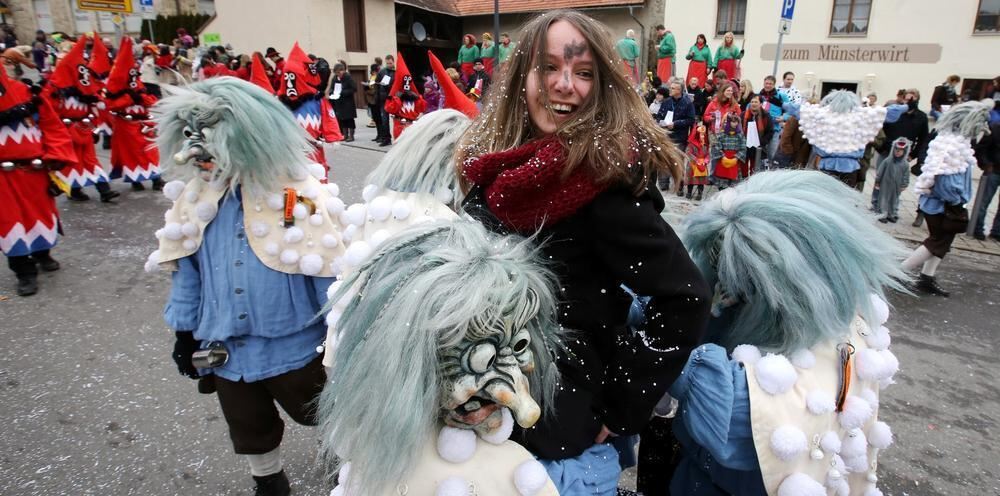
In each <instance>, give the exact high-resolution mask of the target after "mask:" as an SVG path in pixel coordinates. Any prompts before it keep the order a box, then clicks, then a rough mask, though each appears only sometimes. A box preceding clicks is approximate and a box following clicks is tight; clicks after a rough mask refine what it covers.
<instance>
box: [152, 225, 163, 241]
mask: <svg viewBox="0 0 1000 496" xmlns="http://www.w3.org/2000/svg"><path fill="white" fill-rule="evenodd" d="M163 231H164V229H163V228H162V227H161V228H159V229H157V230H156V231H154V232H153V236H154V237H155V238H156V239H162V238H163Z"/></svg>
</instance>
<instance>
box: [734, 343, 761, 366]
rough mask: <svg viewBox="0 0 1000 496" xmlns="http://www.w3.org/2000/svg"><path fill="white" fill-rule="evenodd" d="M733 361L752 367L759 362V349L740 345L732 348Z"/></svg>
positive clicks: (749, 345)
mask: <svg viewBox="0 0 1000 496" xmlns="http://www.w3.org/2000/svg"><path fill="white" fill-rule="evenodd" d="M733 360H736V361H737V362H740V363H742V364H743V365H753V364H755V363H757V360H760V349H758V348H757V347H756V346H754V345H752V344H741V345H739V346H737V347H735V348H733Z"/></svg>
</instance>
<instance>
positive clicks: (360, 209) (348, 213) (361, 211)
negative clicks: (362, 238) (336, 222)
mask: <svg viewBox="0 0 1000 496" xmlns="http://www.w3.org/2000/svg"><path fill="white" fill-rule="evenodd" d="M342 220H343V223H344V224H353V225H355V226H360V225H363V224H364V223H365V206H364V205H362V204H360V203H355V204H353V205H351V206H350V207H347V210H345V211H344V214H343V216H342Z"/></svg>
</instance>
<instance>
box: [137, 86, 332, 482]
mask: <svg viewBox="0 0 1000 496" xmlns="http://www.w3.org/2000/svg"><path fill="white" fill-rule="evenodd" d="M164 91H165V92H167V94H168V95H169V96H168V97H167V98H165V99H164V100H163V101H161V102H160V103H159V104H158V105H157V106H156V107H154V115H155V117H156V121H157V125H158V132H159V138H158V139H157V144H158V145H159V147H160V149H162V150H163V151H164V152H165V153H166V157H168V159H167V160H165V162H166V163H164V171H165V173H167V174H168V175H170V176H173V177H176V178H179V179H181V180H175V181H171V182H170V183H168V184H167V185H166V186H165V187H164V191H163V192H164V194H165V195H166V196H167V198H169V199H171V200H173V201H174V204H173V206H172V207H171V208H170V210H168V211H167V213H166V215H165V219H166V225H165V226H164V227H163V228H162V229H160V230H158V231H157V233H156V236H157V238H159V249H158V250H157V251H155V252H154V253H152V254H151V255H150V257H149V260H148V262H147V263H146V268H147V270H154V271H155V270H157V269H159V268H161V267H162V268H167V269H170V270H173V271H174V272H173V274H172V280H173V284H172V287H171V293H170V299H169V301H168V303H167V307H166V310H165V311H164V317H165V319H166V321H167V324H168V325H169V326H170V327H171V328H172V329H174V330H176V331H178V332H177V338H178V341H177V345H176V347H175V351H174V360H175V361H176V362H177V364H178V368H179V370H180V372H181V373H182V374H184V375H188V376H190V377H192V378H198V377H199V375H201V376H205V377H203V378H202V379H201V383H200V384H199V389H203V388H208V390H212V389H217V390H218V394H219V401H220V404H221V406H222V410H223V413H224V414H225V417H226V420H227V423H228V425H229V431H230V438H231V439H232V440H233V447H234V449H235V451H236V453H238V454H244V455H248V461H249V462H250V467H251V472H252V474H253V475H254V476H255V479H256V480H257V487H258V493H257V494H288V493H287V492H283V491H277V492H271V491H268V490H267V488H274V487H283V488H284V490H285V491H287V488H288V480H287V478H286V477H285V476H284V472H283V471H281V470H280V469H281V461H280V451H279V445H280V442H281V437H282V432H283V425H284V424H283V423H282V421H281V418H280V416H279V415H278V412H277V410H276V408H275V407H274V402H275V401H277V402H278V403H280V404H281V406H282V408H283V409H284V410H285V412H287V413H288V414H289V416H290V417H291V418H292V419H293V420H295V421H296V422H298V423H301V424H307V425H314V424H315V417H314V410H313V408H312V406H311V405H312V402H313V400H314V399H315V397H316V396H317V395H318V394H319V392H320V390H321V389H322V386H323V383H324V382H325V374H324V372H323V366H322V363H321V362H322V355H321V353H319V352H317V348H318V347H320V345H321V344H322V342H323V339H324V337H325V335H326V326H325V325H324V323H323V319H322V317H321V316H319V315H318V314H319V313H320V311H321V310H322V308H323V305H324V304H325V303H326V294H327V289H328V287H329V285H330V284H331V283H332V282H333V280H334V279H333V277H332V275H333V272H334V269H333V266H332V265H331V264H332V262H333V261H334V260H335V259H336V258H337V257H340V256H342V255H343V253H344V247H343V244H342V242H341V238H340V233H339V230H338V228H337V224H336V222H335V221H334V216H333V215H332V214H331V209H332V207H333V206H334V205H335V204H338V203H339V204H340V205H343V203H341V202H340V200H339V199H338V198H337V197H336V194H337V185H335V184H321V183H320V180H319V178H318V177H322V176H323V172H324V171H323V168H322V167H321V166H320V165H319V164H313V163H310V161H309V159H308V157H309V153H310V152H311V151H312V146H311V144H310V143H309V137H308V136H307V135H306V134H305V131H303V130H302V128H301V127H299V126H298V124H296V123H295V121H294V120H293V119H292V116H291V115H290V114H289V113H288V111H287V109H285V108H284V107H283V106H282V105H281V103H280V102H278V101H277V100H276V99H275V98H274V97H273V96H272V95H270V94H268V93H267V92H265V91H264V90H262V89H260V88H258V87H257V86H254V85H253V84H251V83H248V82H245V81H242V80H239V79H237V78H232V77H219V78H212V79H209V80H207V81H203V82H200V83H195V84H192V85H190V86H187V87H184V88H180V87H170V86H164ZM313 174H315V175H313ZM184 181H186V182H184ZM198 349H202V350H206V349H207V350H209V353H210V354H209V357H212V356H218V357H219V360H218V362H215V361H214V359H213V360H212V361H211V362H209V363H208V365H210V366H211V365H214V366H211V367H209V368H206V369H198V370H195V368H194V363H193V362H192V359H191V357H192V354H194V353H195V352H196V351H197V350H198ZM201 353H204V351H202V352H201ZM199 363H204V362H199ZM203 366H204V365H203ZM262 488H263V489H262Z"/></svg>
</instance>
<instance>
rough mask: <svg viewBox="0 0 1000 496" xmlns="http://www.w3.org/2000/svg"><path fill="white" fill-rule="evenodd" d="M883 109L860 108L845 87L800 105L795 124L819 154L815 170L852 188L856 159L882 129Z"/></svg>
mask: <svg viewBox="0 0 1000 496" xmlns="http://www.w3.org/2000/svg"><path fill="white" fill-rule="evenodd" d="M886 112H887V110H886V108H885V107H862V106H861V99H860V98H858V95H856V94H854V93H852V92H850V91H845V90H837V91H833V92H831V93H830V94H829V95H826V96H825V97H823V100H822V101H821V102H820V104H819V105H813V104H811V103H804V104H802V107H801V109H800V110H799V113H800V114H801V117H800V119H799V126H800V127H801V129H802V135H803V136H805V138H806V139H807V140H809V143H811V144H812V146H813V147H814V149H815V150H816V154H817V155H819V170H821V171H823V172H826V173H827V174H830V175H832V176H834V177H836V178H837V179H839V180H841V181H843V182H844V184H847V185H848V186H851V187H852V188H853V187H854V185H855V184H857V177H856V174H855V172H856V171H857V170H858V169H860V168H861V164H860V163H859V162H858V160H860V159H861V157H862V156H863V155H864V153H865V146H866V145H868V143H871V142H872V140H874V139H875V135H877V134H878V132H879V130H881V129H882V125H883V124H884V123H885V119H886Z"/></svg>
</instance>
